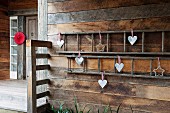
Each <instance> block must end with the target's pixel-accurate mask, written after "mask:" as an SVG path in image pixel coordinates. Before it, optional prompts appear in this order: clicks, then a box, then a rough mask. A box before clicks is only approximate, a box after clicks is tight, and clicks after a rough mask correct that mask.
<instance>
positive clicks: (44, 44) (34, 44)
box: [26, 40, 52, 48]
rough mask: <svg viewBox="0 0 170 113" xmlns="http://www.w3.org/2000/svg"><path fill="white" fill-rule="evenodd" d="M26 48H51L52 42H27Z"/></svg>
mask: <svg viewBox="0 0 170 113" xmlns="http://www.w3.org/2000/svg"><path fill="white" fill-rule="evenodd" d="M26 46H27V47H31V46H34V47H48V48H51V47H52V42H49V41H40V40H27V43H26Z"/></svg>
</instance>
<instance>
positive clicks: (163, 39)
mask: <svg viewBox="0 0 170 113" xmlns="http://www.w3.org/2000/svg"><path fill="white" fill-rule="evenodd" d="M164 41H165V32H164V31H162V52H164Z"/></svg>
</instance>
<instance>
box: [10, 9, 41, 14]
mask: <svg viewBox="0 0 170 113" xmlns="http://www.w3.org/2000/svg"><path fill="white" fill-rule="evenodd" d="M37 14H38V11H37V9H24V10H12V11H9V12H8V15H10V16H18V15H20V16H25V15H27V16H28V15H37Z"/></svg>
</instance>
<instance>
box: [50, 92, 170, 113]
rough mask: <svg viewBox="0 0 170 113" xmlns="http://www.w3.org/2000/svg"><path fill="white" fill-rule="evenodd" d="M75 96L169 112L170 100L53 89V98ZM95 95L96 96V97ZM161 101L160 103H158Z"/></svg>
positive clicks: (138, 108) (90, 101) (92, 100)
mask: <svg viewBox="0 0 170 113" xmlns="http://www.w3.org/2000/svg"><path fill="white" fill-rule="evenodd" d="M74 96H76V97H77V100H78V101H80V102H85V103H93V104H104V105H108V104H109V105H111V106H112V105H114V106H118V105H119V104H120V103H122V106H123V107H125V108H127V107H129V105H131V106H132V108H134V109H136V110H146V111H150V112H159V113H169V110H170V108H169V105H170V104H169V103H170V102H169V101H162V100H161V101H160V100H152V99H145V98H137V97H135V98H134V97H128V96H120V95H114V94H111V95H110V94H102V93H92V92H91V93H89V92H81V91H73V90H56V89H54V90H51V99H56V98H60V100H61V99H62V100H63V101H64V100H67V101H73V99H74ZM94 97H95V98H94ZM158 103H159V104H158ZM165 108H166V109H165Z"/></svg>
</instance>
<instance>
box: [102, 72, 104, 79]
mask: <svg viewBox="0 0 170 113" xmlns="http://www.w3.org/2000/svg"><path fill="white" fill-rule="evenodd" d="M102 80H104V72H102Z"/></svg>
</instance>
